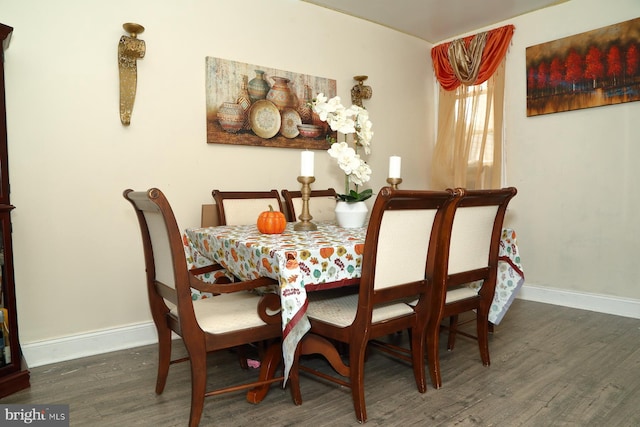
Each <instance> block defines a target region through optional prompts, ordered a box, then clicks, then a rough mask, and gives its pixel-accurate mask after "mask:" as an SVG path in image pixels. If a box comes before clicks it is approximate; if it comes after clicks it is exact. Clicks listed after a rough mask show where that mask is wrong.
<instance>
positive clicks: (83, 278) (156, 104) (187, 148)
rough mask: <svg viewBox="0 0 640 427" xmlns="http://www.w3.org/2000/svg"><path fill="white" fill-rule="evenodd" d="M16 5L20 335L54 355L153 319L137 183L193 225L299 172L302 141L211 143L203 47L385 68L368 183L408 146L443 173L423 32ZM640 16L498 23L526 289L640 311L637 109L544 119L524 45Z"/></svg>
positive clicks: (378, 82) (573, 15)
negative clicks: (133, 65) (135, 80)
mask: <svg viewBox="0 0 640 427" xmlns="http://www.w3.org/2000/svg"><path fill="white" fill-rule="evenodd" d="M36 9H37V10H38V11H39V13H34V10H36ZM0 10H1V11H2V17H1V18H0V19H1V20H2V22H3V23H4V24H7V25H11V26H13V27H14V28H15V31H14V35H13V40H12V43H11V46H10V48H9V50H8V51H7V53H6V61H5V66H6V80H7V86H8V87H7V108H8V125H9V156H10V177H11V184H12V194H11V197H12V202H13V204H15V205H16V206H17V209H16V210H15V213H14V214H13V221H14V232H13V238H14V245H15V268H16V283H17V297H18V309H19V312H18V314H19V321H20V335H21V341H22V343H23V344H26V345H24V346H23V347H26V348H28V349H29V351H31V352H33V353H36V350H37V349H40V350H41V353H42V354H41V360H45V361H52V360H55V359H56V356H55V355H52V351H55V350H56V349H57V348H58V347H62V346H64V345H66V344H65V343H66V342H67V341H73V343H74V345H76V346H77V351H76V353H75V354H77V355H80V354H82V352H83V351H85V352H91V351H93V352H97V351H100V349H99V348H98V346H99V342H102V341H105V340H98V339H94V337H100V338H102V337H104V336H107V335H109V332H111V331H120V334H119V335H117V337H118V338H119V339H122V337H123V336H128V337H129V336H131V337H133V338H131V340H130V341H131V343H135V340H136V339H138V336H136V332H141V331H142V332H141V333H140V336H148V334H147V332H148V331H146V330H142V329H136V328H137V326H141V328H144V327H146V326H147V325H148V321H149V315H148V309H147V302H146V298H145V293H144V292H145V291H144V287H143V281H144V272H143V266H142V252H141V248H140V244H139V236H138V229H137V224H136V223H135V219H134V217H133V213H132V211H131V208H130V207H129V206H128V205H127V204H126V202H125V201H124V200H123V199H122V197H121V193H122V190H124V189H125V188H128V187H132V188H136V189H144V188H148V187H150V186H157V187H160V188H161V189H163V190H164V191H165V193H167V195H168V197H169V198H170V201H171V202H172V204H173V206H174V209H175V211H176V215H177V217H178V220H179V222H180V223H181V225H182V226H183V227H188V226H192V225H196V224H198V223H199V214H200V204H202V203H208V202H210V200H211V199H210V191H211V189H212V188H214V187H219V188H229V189H230V188H236V189H255V188H278V189H280V188H284V187H295V186H296V185H297V183H296V181H295V177H296V176H297V171H298V168H299V155H298V153H299V151H298V150H292V149H275V148H258V147H242V146H227V145H218V144H209V145H207V144H206V143H205V120H204V107H205V105H204V104H205V101H204V99H205V96H204V80H205V75H204V58H205V57H206V56H217V57H221V58H227V59H231V60H237V61H242V62H248V63H254V64H261V65H265V66H269V67H274V68H279V69H285V70H291V71H295V72H300V73H306V74H313V75H317V76H322V77H329V78H335V79H336V80H337V81H338V90H339V94H340V95H341V96H342V97H343V98H344V99H348V98H349V89H350V88H351V86H352V85H353V84H354V81H353V80H352V77H353V76H354V75H357V74H367V75H369V80H368V81H367V83H368V84H370V85H371V86H372V87H373V98H372V99H371V100H370V101H368V102H366V106H367V108H368V109H369V110H370V114H371V118H372V120H373V124H374V130H375V137H374V141H373V143H374V146H373V155H372V156H371V158H370V159H371V162H372V166H373V170H374V177H373V181H372V183H371V184H372V185H371V187H372V188H374V190H377V189H379V188H380V187H381V186H382V185H384V180H385V176H386V172H387V159H388V156H389V155H391V154H398V155H401V156H402V157H403V168H402V170H403V179H404V183H403V187H404V188H427V187H428V171H427V169H428V165H429V163H430V155H431V146H432V144H433V136H434V132H435V131H434V116H435V113H434V88H435V84H434V80H433V77H432V75H433V74H432V67H431V61H430V57H429V50H430V48H431V46H430V45H429V44H428V43H426V42H423V41H420V40H417V39H415V38H412V37H409V36H406V35H403V34H400V33H397V32H394V31H392V30H389V29H386V28H383V27H380V26H377V25H374V24H371V23H368V22H364V21H359V20H357V19H353V18H350V17H347V16H342V15H340V14H338V13H335V12H331V11H328V10H325V9H322V8H318V7H316V6H313V5H310V4H306V3H303V2H300V1H297V0H270V1H263V0H253V1H251V0H219V1H216V2H212V1H205V0H190V1H181V2H171V1H166V0H162V1H159V0H155V1H154V0H139V1H136V2H125V1H122V0H115V1H111V2H87V1H82V0H64V1H58V2H50V1H49V0H0ZM249 11H250V12H249ZM637 16H640V2H638V1H637V0H611V1H609V2H602V1H601V0H571V1H569V2H568V3H565V4H561V5H559V6H555V7H552V8H548V9H544V10H542V11H539V12H535V13H532V14H529V15H525V16H521V17H518V18H515V19H513V20H509V21H506V22H504V23H500V24H497V25H496V26H498V25H504V24H507V23H513V24H514V25H515V26H516V31H515V34H514V37H513V43H512V46H511V49H510V51H509V53H508V57H507V58H508V59H507V95H506V96H507V102H506V105H507V113H506V116H505V117H506V127H507V129H506V138H507V165H508V170H507V184H508V185H514V186H516V187H518V190H519V193H518V196H517V197H516V198H515V199H514V200H513V201H512V203H511V208H510V212H509V216H508V218H507V222H508V225H510V226H512V227H514V228H515V229H516V230H517V232H518V240H519V244H520V251H521V255H522V260H523V265H524V268H525V274H526V279H527V285H526V286H525V288H524V289H523V291H522V296H523V297H525V298H528V299H539V300H544V301H546V302H553V303H560V304H564V305H569V306H576V305H578V306H582V307H583V308H592V309H594V310H601V311H610V312H615V311H616V310H617V309H618V308H617V307H621V306H622V308H623V309H621V310H620V312H621V314H624V315H631V316H634V317H640V308H639V307H640V287H639V286H638V282H639V281H640V280H639V276H640V274H639V273H640V267H639V265H640V263H638V262H636V258H637V254H638V253H640V251H639V246H640V244H639V243H638V241H639V240H638V236H640V232H639V231H640V221H638V219H637V217H634V213H636V212H637V211H638V208H639V207H640V206H639V204H640V202H639V197H640V196H639V194H638V191H637V190H636V188H635V187H634V186H635V185H636V184H637V183H638V182H640V176H639V175H640V171H638V170H637V169H636V168H634V167H633V166H634V165H635V160H636V159H638V158H640V157H639V152H638V151H639V150H640V149H639V148H638V142H639V141H638V137H637V135H636V133H635V132H634V129H635V127H637V126H635V127H634V124H635V123H634V121H637V120H638V118H639V117H640V116H639V113H640V103H638V102H634V103H627V104H621V105H615V106H606V107H599V108H593V109H589V110H578V111H572V112H564V113H556V114H551V115H545V116H538V117H531V118H528V117H526V99H525V96H526V87H525V85H526V81H525V76H526V70H525V49H526V47H528V46H531V45H535V44H539V43H543V42H547V41H551V40H555V39H558V38H562V37H566V36H570V35H573V34H577V33H580V32H584V31H588V30H592V29H596V28H600V27H603V26H607V25H610V24H614V23H617V22H622V21H625V20H628V19H632V18H634V17H637ZM124 22H138V23H140V24H142V25H144V26H145V27H146V30H145V32H144V33H143V34H141V35H140V38H141V39H143V40H145V41H146V44H147V54H146V57H145V58H144V59H142V60H140V61H139V62H138V73H139V85H138V95H137V99H136V104H135V107H134V112H133V118H132V124H131V126H130V127H128V128H125V127H123V126H122V125H121V124H120V121H119V114H118V74H117V62H116V51H117V42H118V39H119V38H120V36H121V35H122V34H124V32H123V30H122V24H123V23H124ZM480 30H482V29H478V31H480ZM550 153H554V154H553V155H550ZM319 154H320V153H318V155H316V171H317V172H316V175H317V181H316V186H317V188H321V187H327V186H335V187H337V188H339V186H340V185H341V179H340V175H339V172H338V171H337V170H336V169H337V168H336V167H335V165H334V164H333V163H331V162H330V161H329V159H327V158H326V157H324V159H323V156H322V155H319ZM632 162H633V163H632ZM625 310H626V311H625ZM119 327H122V328H123V329H118V328H119ZM99 331H105V332H104V333H100V332H99ZM93 333H96V335H92V334H93ZM57 338H60V339H59V340H56V339H57ZM85 339H86V340H85ZM106 341H107V342H108V343H109V344H107V345H110V346H111V347H108V348H106V349H114V348H115V347H116V344H114V342H115V341H116V340H115V339H114V340H112V341H110V342H109V341H108V340H106ZM51 342H55V343H56V345H49V346H47V343H51ZM40 344H42V345H41V346H40ZM58 344H59V346H58ZM122 345H125V344H122ZM34 359H37V358H35V357H34ZM28 361H29V362H30V363H31V360H29V358H28ZM36 363H37V361H36Z"/></svg>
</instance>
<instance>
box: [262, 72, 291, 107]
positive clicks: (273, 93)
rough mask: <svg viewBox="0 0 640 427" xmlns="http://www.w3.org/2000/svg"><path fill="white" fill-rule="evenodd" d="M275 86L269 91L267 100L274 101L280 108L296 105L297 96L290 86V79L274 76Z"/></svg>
mask: <svg viewBox="0 0 640 427" xmlns="http://www.w3.org/2000/svg"><path fill="white" fill-rule="evenodd" d="M272 79H273V82H274V83H273V86H271V89H270V90H269V93H267V100H269V101H271V102H273V103H274V104H275V105H276V107H278V110H280V111H282V110H283V109H285V108H295V107H296V97H295V95H294V94H293V92H291V88H289V79H287V78H285V77H277V76H273V77H272Z"/></svg>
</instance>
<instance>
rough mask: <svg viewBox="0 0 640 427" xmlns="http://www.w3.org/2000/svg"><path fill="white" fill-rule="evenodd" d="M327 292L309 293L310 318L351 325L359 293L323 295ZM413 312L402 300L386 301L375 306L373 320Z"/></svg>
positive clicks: (345, 325)
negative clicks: (336, 295) (334, 295)
mask: <svg viewBox="0 0 640 427" xmlns="http://www.w3.org/2000/svg"><path fill="white" fill-rule="evenodd" d="M327 293H329V292H328V291H325V292H315V293H310V294H309V307H308V308H307V316H308V317H309V319H313V320H317V321H320V322H325V323H330V324H332V325H335V326H338V327H347V326H349V325H351V324H352V323H353V321H354V320H355V318H356V313H357V312H358V294H351V295H343V296H338V297H326V296H325V295H323V294H327ZM413 314H414V311H413V308H412V307H409V306H408V305H407V304H404V303H402V302H396V303H386V304H380V305H377V306H376V307H374V309H373V312H372V315H371V321H372V322H373V323H377V322H383V321H385V320H389V319H395V318H397V317H402V316H410V315H413Z"/></svg>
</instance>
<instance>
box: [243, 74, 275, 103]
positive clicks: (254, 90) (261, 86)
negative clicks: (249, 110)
mask: <svg viewBox="0 0 640 427" xmlns="http://www.w3.org/2000/svg"><path fill="white" fill-rule="evenodd" d="M255 72H256V76H255V77H254V78H252V79H251V81H250V82H249V84H248V85H247V91H248V92H249V98H250V99H251V102H252V103H253V102H256V101H259V100H261V99H265V98H266V97H267V93H269V89H271V86H269V82H267V81H266V80H265V79H264V71H262V70H255Z"/></svg>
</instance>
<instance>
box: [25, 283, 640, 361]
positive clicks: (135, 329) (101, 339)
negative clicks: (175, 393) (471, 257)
mask: <svg viewBox="0 0 640 427" xmlns="http://www.w3.org/2000/svg"><path fill="white" fill-rule="evenodd" d="M517 298H519V299H523V300H527V301H535V302H542V303H546V304H554V305H561V306H565V307H571V308H578V309H582V310H590V311H596V312H600V313H607V314H615V315H618V316H623V317H632V318H635V319H640V300H634V299H630V298H620V297H611V296H608V295H598V294H588V293H583V292H574V291H567V290H563V289H556V288H548V287H543V286H537V285H531V284H525V285H524V286H523V287H522V289H520V293H519V294H518V296H517ZM157 341H158V338H157V334H156V329H155V326H154V325H153V323H152V322H148V323H142V324H138V325H132V326H125V327H121V328H114V329H109V330H106V331H99V332H91V333H87V334H80V335H74V336H69V337H65V338H59V339H53V340H47V341H40V342H35V343H29V344H23V345H22V353H23V354H24V357H25V360H26V362H27V366H29V367H32V368H34V367H36V366H42V365H48V364H51V363H56V362H62V361H65V360H71V359H78V358H80V357H86V356H93V355H96V354H102V353H109V352H111V351H116V350H124V349H127V348H133V347H139V346H143V345H149V344H153V343H156V342H157Z"/></svg>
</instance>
